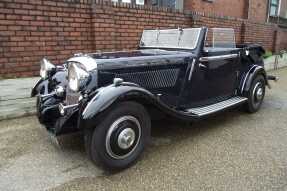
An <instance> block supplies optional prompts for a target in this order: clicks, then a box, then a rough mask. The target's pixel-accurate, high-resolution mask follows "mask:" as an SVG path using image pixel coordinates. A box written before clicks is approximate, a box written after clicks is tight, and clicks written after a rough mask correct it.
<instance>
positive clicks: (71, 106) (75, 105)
mask: <svg viewBox="0 0 287 191" xmlns="http://www.w3.org/2000/svg"><path fill="white" fill-rule="evenodd" d="M60 105H62V107H63V109H64V110H65V109H69V108H73V107H77V106H78V105H79V104H78V103H76V104H73V105H63V104H62V103H60Z"/></svg>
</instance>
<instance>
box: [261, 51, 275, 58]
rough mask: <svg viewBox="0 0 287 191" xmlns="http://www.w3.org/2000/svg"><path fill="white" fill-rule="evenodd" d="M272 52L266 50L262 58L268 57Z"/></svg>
mask: <svg viewBox="0 0 287 191" xmlns="http://www.w3.org/2000/svg"><path fill="white" fill-rule="evenodd" d="M272 55H273V54H272V52H271V51H268V50H267V51H266V52H265V54H264V55H263V58H269V57H270V56H272Z"/></svg>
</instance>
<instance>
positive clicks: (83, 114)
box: [78, 83, 199, 129]
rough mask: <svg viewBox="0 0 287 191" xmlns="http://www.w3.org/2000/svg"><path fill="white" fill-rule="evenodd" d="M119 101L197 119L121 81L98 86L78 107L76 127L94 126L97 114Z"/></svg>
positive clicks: (185, 118) (180, 116)
mask: <svg viewBox="0 0 287 191" xmlns="http://www.w3.org/2000/svg"><path fill="white" fill-rule="evenodd" d="M121 101H137V102H139V103H140V104H144V105H147V104H148V105H150V106H152V107H155V108H157V109H159V110H160V111H161V112H163V113H165V114H167V115H169V116H173V117H175V118H178V119H182V120H186V121H196V120H198V119H199V117H198V116H197V115H195V114H192V113H185V112H183V111H179V110H176V109H174V108H171V107H169V106H168V105H166V104H164V103H163V102H161V101H160V99H159V98H158V97H157V96H156V95H154V94H152V93H151V92H149V91H148V90H146V89H144V88H141V87H139V86H137V85H132V84H131V83H126V84H125V83H123V84H122V85H119V86H115V85H109V86H107V87H103V88H100V89H99V90H97V92H96V93H95V96H94V97H93V98H91V99H90V100H89V101H86V103H83V104H82V108H80V115H79V120H78V122H79V124H78V128H79V129H85V128H89V127H95V126H96V125H97V124H98V122H99V120H98V119H99V118H98V116H100V114H102V113H104V112H105V111H107V109H108V108H110V107H111V106H112V105H113V104H115V103H118V102H121Z"/></svg>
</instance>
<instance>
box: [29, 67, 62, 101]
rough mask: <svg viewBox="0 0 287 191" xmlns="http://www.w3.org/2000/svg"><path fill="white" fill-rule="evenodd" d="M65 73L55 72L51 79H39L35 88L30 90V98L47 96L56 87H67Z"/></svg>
mask: <svg viewBox="0 0 287 191" xmlns="http://www.w3.org/2000/svg"><path fill="white" fill-rule="evenodd" d="M66 77H67V72H66V71H62V70H60V71H57V72H56V73H55V74H54V75H53V76H52V77H51V78H48V79H42V78H41V79H39V81H37V83H36V84H35V86H34V87H33V88H32V91H31V97H34V96H36V95H38V94H41V95H45V94H48V93H50V92H52V91H54V89H55V88H56V86H57V85H61V86H63V87H65V86H67V83H68V82H67V78H66Z"/></svg>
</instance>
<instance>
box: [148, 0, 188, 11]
mask: <svg viewBox="0 0 287 191" xmlns="http://www.w3.org/2000/svg"><path fill="white" fill-rule="evenodd" d="M151 4H152V5H153V6H158V7H168V8H172V9H181V10H182V9H183V0H151Z"/></svg>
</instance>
